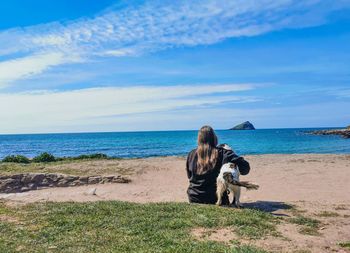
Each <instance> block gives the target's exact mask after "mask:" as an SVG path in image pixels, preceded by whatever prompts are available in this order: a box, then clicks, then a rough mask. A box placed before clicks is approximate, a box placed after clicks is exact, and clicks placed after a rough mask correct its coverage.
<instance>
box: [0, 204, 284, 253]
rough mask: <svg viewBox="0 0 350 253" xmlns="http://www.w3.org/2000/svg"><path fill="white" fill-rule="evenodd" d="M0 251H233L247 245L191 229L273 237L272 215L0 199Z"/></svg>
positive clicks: (249, 249)
mask: <svg viewBox="0 0 350 253" xmlns="http://www.w3.org/2000/svg"><path fill="white" fill-rule="evenodd" d="M0 218H1V219H0V252H18V251H24V250H25V252H63V251H64V252H237V253H238V252H239V253H262V252H265V251H264V250H261V249H258V248H256V247H254V246H250V244H249V243H247V244H244V245H243V244H242V245H241V244H239V243H235V242H234V241H232V242H231V243H224V242H218V241H213V240H197V239H196V238H195V237H194V235H193V234H192V233H191V231H192V230H193V229H196V228H208V229H209V228H210V229H215V228H228V229H229V230H232V231H233V232H234V233H235V234H236V235H237V239H239V238H242V239H244V240H246V241H249V240H255V239H259V238H263V237H266V236H274V235H275V232H276V224H277V223H278V222H279V221H278V219H277V218H275V217H273V216H272V215H271V214H268V213H265V212H262V211H258V210H252V209H244V210H238V209H232V208H217V207H216V206H210V205H191V204H187V203H158V204H155V203H153V204H134V203H126V202H119V201H106V202H92V203H72V202H71V203H69V202H67V203H35V204H30V205H26V206H19V207H8V206H6V205H5V204H4V203H0Z"/></svg>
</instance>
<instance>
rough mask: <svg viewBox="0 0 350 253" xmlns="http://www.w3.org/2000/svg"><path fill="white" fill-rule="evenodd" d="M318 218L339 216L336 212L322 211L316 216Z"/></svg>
mask: <svg viewBox="0 0 350 253" xmlns="http://www.w3.org/2000/svg"><path fill="white" fill-rule="evenodd" d="M317 216H319V217H338V216H339V214H338V213H336V212H329V211H322V212H320V213H319V214H317Z"/></svg>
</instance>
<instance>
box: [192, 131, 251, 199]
mask: <svg viewBox="0 0 350 253" xmlns="http://www.w3.org/2000/svg"><path fill="white" fill-rule="evenodd" d="M217 145H218V139H217V137H216V135H215V132H214V130H213V128H211V127H210V126H203V127H202V128H201V129H200V130H199V132H198V147H197V148H196V149H194V150H192V151H191V152H190V153H189V154H188V157H187V163H186V170H187V177H188V179H189V181H190V185H189V187H188V189H187V195H188V199H189V201H190V202H191V203H202V204H215V203H216V178H217V176H218V175H219V172H220V168H221V166H222V165H223V164H225V163H228V162H233V163H235V164H236V165H237V166H238V169H239V172H240V173H241V175H247V174H248V173H249V170H250V166H249V163H248V162H247V161H245V160H244V159H243V157H239V156H237V155H236V154H235V153H234V152H233V151H232V150H231V149H226V148H224V147H222V146H217ZM222 204H224V205H228V204H229V199H228V196H227V194H226V193H225V194H224V196H223V199H222Z"/></svg>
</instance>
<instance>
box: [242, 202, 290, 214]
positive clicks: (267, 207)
mask: <svg viewBox="0 0 350 253" xmlns="http://www.w3.org/2000/svg"><path fill="white" fill-rule="evenodd" d="M243 208H250V209H257V210H260V211H263V212H268V213H271V214H272V215H275V216H288V215H287V214H284V213H278V211H280V210H288V209H291V208H292V206H291V205H288V204H286V203H284V202H277V201H255V202H250V203H243Z"/></svg>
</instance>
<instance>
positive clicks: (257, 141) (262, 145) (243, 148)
mask: <svg viewBox="0 0 350 253" xmlns="http://www.w3.org/2000/svg"><path fill="white" fill-rule="evenodd" d="M321 129H323V128H293V129H259V130H238V131H237V130H235V131H232V130H217V131H216V134H217V136H218V139H219V143H226V144H228V145H229V146H231V147H232V148H233V149H234V150H235V152H236V153H237V154H239V155H247V154H250V155H253V154H254V155H255V154H301V153H319V154H325V153H329V154H349V153H350V139H344V138H342V137H340V136H336V135H327V136H319V135H311V134H307V133H306V132H307V131H311V130H321ZM196 141H197V131H195V130H193V131H192V130H188V131H154V132H108V133H62V134H12V135H0V159H2V158H4V157H5V156H7V155H17V154H18V155H24V156H27V157H29V158H32V157H34V156H36V155H38V154H40V153H42V152H49V153H51V154H53V155H55V156H57V157H72V156H78V155H82V154H93V153H104V154H106V155H108V156H111V157H119V158H143V157H156V156H184V155H186V154H187V153H188V152H189V151H191V150H192V149H194V148H195V147H196Z"/></svg>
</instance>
